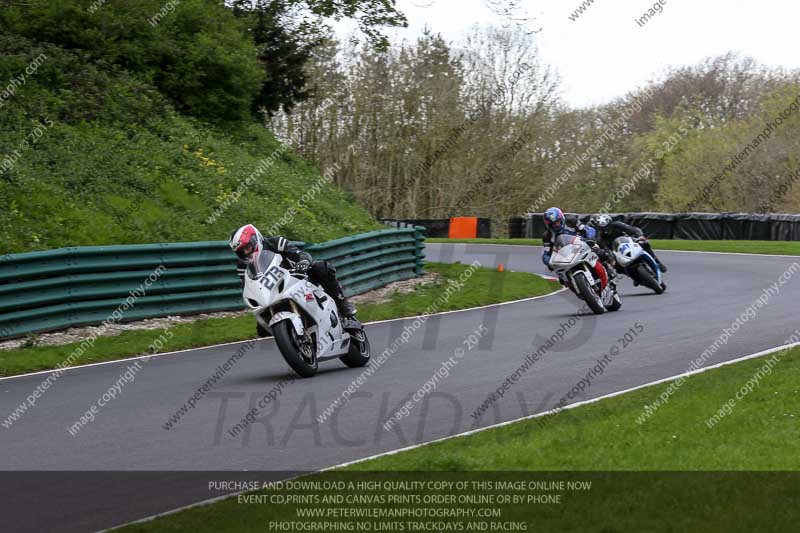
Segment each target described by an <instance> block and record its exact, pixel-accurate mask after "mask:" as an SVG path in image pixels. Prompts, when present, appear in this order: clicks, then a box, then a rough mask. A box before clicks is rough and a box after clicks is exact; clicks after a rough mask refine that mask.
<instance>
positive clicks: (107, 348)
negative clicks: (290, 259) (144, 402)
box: [0, 263, 558, 376]
mask: <svg viewBox="0 0 800 533" xmlns="http://www.w3.org/2000/svg"><path fill="white" fill-rule="evenodd" d="M426 268H427V269H428V270H429V271H431V272H438V273H439V274H441V275H442V279H441V281H439V282H437V283H433V284H430V285H424V286H420V287H419V288H418V289H417V290H416V291H414V292H411V293H405V294H394V295H392V296H391V298H390V300H389V301H388V302H384V303H381V304H368V305H362V306H359V314H358V317H359V319H360V320H361V321H363V322H372V321H375V320H387V319H390V318H400V317H405V316H415V315H418V314H421V313H422V312H423V311H424V310H425V309H426V308H427V307H428V306H430V305H431V304H432V303H433V302H434V301H435V300H436V299H437V298H439V296H441V295H442V294H443V293H444V291H445V289H446V288H447V285H448V284H449V283H450V282H451V281H455V280H457V279H458V276H459V274H461V272H463V271H464V270H465V269H466V268H467V267H466V266H465V265H460V264H442V263H428V264H427V266H426ZM557 288H558V285H557V284H553V283H551V282H549V281H546V280H544V279H542V278H541V277H539V276H536V275H533V274H528V273H525V272H502V273H500V272H496V271H493V270H490V269H485V268H482V269H478V270H477V271H476V272H475V273H474V274H473V276H472V277H471V278H470V279H469V281H468V282H467V283H466V284H464V286H463V289H462V290H460V291H457V292H454V293H453V294H452V296H451V297H450V298H449V300H448V301H447V303H446V304H444V305H442V306H441V310H442V311H453V310H458V309H466V308H469V307H476V306H481V305H489V304H494V303H500V302H505V301H512V300H519V299H522V298H528V297H531V296H540V295H542V294H547V293H549V292H552V291H554V290H556V289H557ZM170 331H171V332H172V334H173V335H172V337H171V339H170V341H169V344H168V345H166V346H165V347H164V349H163V351H174V350H182V349H187V348H195V347H200V346H209V345H212V344H220V343H225V342H233V341H240V340H247V339H251V338H253V337H254V334H255V319H254V318H253V317H252V316H250V315H247V316H243V317H237V318H212V319H206V320H198V321H196V322H192V323H189V324H179V325H176V326H174V327H173V328H172V329H171V330H170ZM160 334H161V330H149V331H127V332H124V333H122V334H120V335H118V336H115V337H99V338H97V340H96V342H95V343H94V346H92V347H90V348H89V349H88V350H85V352H84V353H83V354H82V355H81V356H80V357H79V358H78V360H77V364H89V363H99V362H103V361H113V360H117V359H124V358H126V357H131V356H135V355H141V354H145V353H147V350H148V348H149V346H150V344H151V343H152V342H153V340H154V339H155V338H157V337H158V336H159V335H160ZM79 346H80V343H72V344H65V345H63V346H40V347H28V348H20V349H16V350H8V351H0V376H13V375H17V374H24V373H26V372H35V371H37V370H48V369H52V368H56V365H58V364H59V363H61V362H63V361H65V360H67V358H68V357H70V355H71V354H73V353H75V351H76V350H77V349H78V347H79Z"/></svg>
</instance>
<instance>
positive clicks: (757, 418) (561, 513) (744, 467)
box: [125, 349, 800, 532]
mask: <svg viewBox="0 0 800 533" xmlns="http://www.w3.org/2000/svg"><path fill="white" fill-rule="evenodd" d="M777 355H778V356H779V362H777V363H775V365H774V366H773V367H771V371H770V373H768V374H766V375H764V376H762V378H761V379H760V382H759V386H757V387H755V388H754V390H753V391H752V392H750V393H749V394H747V395H745V396H744V397H743V398H741V399H738V400H737V403H736V404H735V406H733V408H732V410H731V411H730V413H729V414H727V415H725V416H724V417H722V418H721V419H720V420H719V422H718V423H717V424H716V425H714V426H713V427H712V428H709V427H708V426H707V424H706V420H708V419H709V418H710V417H712V416H714V415H715V414H717V413H718V410H719V409H721V408H722V406H723V405H724V404H725V403H726V402H728V401H729V400H730V399H732V398H736V393H737V391H739V390H741V389H742V387H743V386H744V385H745V383H747V382H748V380H750V379H751V378H753V376H754V375H755V374H756V372H758V371H759V369H763V368H764V366H765V365H766V363H767V360H768V359H769V358H771V357H773V355H770V356H765V357H762V358H758V359H753V360H748V361H744V362H741V363H737V364H735V365H731V366H727V367H722V368H718V369H715V370H713V371H710V372H707V373H701V374H698V375H694V376H691V377H689V378H687V379H686V380H685V382H684V383H683V385H682V387H681V388H680V389H679V391H678V392H676V393H675V394H674V395H673V396H672V397H671V399H670V401H669V402H668V403H666V404H664V405H663V406H662V407H661V408H660V409H659V410H658V411H657V412H656V413H655V414H654V415H653V416H652V417H651V418H650V419H648V420H647V421H645V422H644V423H642V424H639V423H637V418H638V417H639V416H640V415H641V413H642V409H643V406H644V405H645V404H649V403H650V402H652V401H653V400H655V398H656V397H658V396H659V395H660V394H661V393H662V392H663V391H664V390H665V389H666V387H667V386H668V384H666V383H665V384H660V385H655V386H652V387H648V388H645V389H640V390H637V391H634V392H631V393H628V394H625V395H622V396H619V397H615V398H610V399H607V400H604V401H601V402H598V403H595V404H590V405H586V406H581V407H578V408H575V409H571V410H565V411H562V412H561V413H559V414H557V415H555V416H553V417H552V418H550V419H549V420H548V421H547V423H545V424H542V423H540V422H539V421H538V420H536V419H534V420H526V421H521V422H518V423H515V424H511V425H508V426H504V427H501V428H495V429H490V430H486V431H483V432H480V433H477V434H474V435H471V436H467V437H460V438H455V439H451V440H448V441H444V442H441V443H436V444H431V445H428V446H424V447H421V448H417V449H415V450H412V451H407V452H403V453H400V454H396V455H391V456H386V457H382V458H378V459H375V460H371V461H367V462H364V463H360V464H357V465H353V466H351V467H349V468H347V469H344V470H339V471H336V472H327V473H322V474H314V475H313V476H310V477H307V478H304V479H305V480H309V481H314V480H321V481H336V480H350V481H355V480H362V481H363V480H373V481H374V480H379V481H381V482H386V481H387V480H405V481H410V480H462V481H465V480H466V481H469V480H478V481H481V480H482V481H484V482H485V481H491V480H494V482H497V481H498V480H503V479H512V478H514V479H536V480H565V479H566V480H570V479H572V480H574V479H578V480H585V481H589V482H591V483H592V486H591V489H588V490H586V491H584V492H576V491H572V492H570V491H566V493H565V494H564V499H563V500H561V501H560V503H558V504H551V505H541V504H539V505H537V504H528V505H519V504H517V505H510V504H509V505H495V506H494V507H497V508H502V512H503V515H502V521H517V522H525V523H526V524H529V525H530V527H526V528H525V529H524V530H535V531H709V532H711V531H720V530H725V531H727V530H731V531H754V530H759V531H780V530H783V529H785V528H786V527H790V528H791V527H792V524H796V515H795V514H794V513H795V510H794V509H796V503H797V499H798V497H797V480H798V474H797V472H794V473H792V472H787V471H797V470H800V424H798V421H799V420H800V386H798V382H800V350H798V349H795V350H792V351H790V352H788V353H780V354H777ZM576 377H577V376H576ZM559 471H560V472H559ZM634 471H636V472H634ZM678 471H684V472H678ZM685 471H695V472H685ZM754 471H771V472H754ZM469 472H481V473H480V474H474V473H473V474H469ZM470 482H471V481H470ZM472 487H475V486H474V485H473V486H472ZM312 492H313V491H312ZM337 492H341V491H337ZM360 492H365V491H363V490H362V491H360ZM378 492H380V491H378ZM422 492H423V493H424V491H422ZM466 492H472V493H473V494H474V493H479V492H482V491H481V490H477V489H474V488H472V489H470V490H469V491H466ZM483 492H486V491H485V490H484V491H483ZM501 492H502V493H503V494H510V493H514V491H513V490H504V491H501ZM281 493H284V494H286V493H287V491H286V490H282V491H281V490H276V489H271V490H270V489H268V490H267V491H266V492H262V493H261V494H281ZM290 493H292V494H294V492H290ZM302 493H303V494H308V492H302ZM323 493H324V491H323ZM384 494H385V496H386V497H387V498H388V496H389V495H390V494H391V492H390V491H386V490H384ZM523 496H525V495H524V494H523ZM528 496H530V493H529V494H528ZM387 502H388V500H384V504H385V503H387ZM248 503H250V504H251V505H247V504H248ZM252 503H253V502H252V501H247V500H242V499H240V498H230V499H227V500H223V501H221V502H219V503H215V504H213V505H208V506H203V507H198V508H194V509H190V510H187V511H183V512H180V513H177V514H174V515H171V516H168V517H164V518H160V519H157V520H155V521H153V522H148V523H144V524H138V525H134V526H130V527H128V528H125V531H136V532H150V531H215V532H217V531H260V530H262V528H263V527H264V525H265V524H268V523H271V524H274V523H276V521H279V520H299V521H301V522H303V523H304V524H309V523H310V522H316V521H319V520H321V519H320V518H308V517H306V518H298V516H299V514H298V511H299V510H300V509H302V508H304V507H310V506H308V505H303V504H296V505H288V506H287V505H263V504H262V505H252ZM272 503H276V502H272ZM495 503H498V502H495ZM499 503H502V502H499ZM509 503H511V502H509ZM523 503H524V502H523ZM381 506H382V504H381V505H367V507H373V508H375V507H378V508H381ZM313 507H326V505H324V504H323V505H321V506H313ZM335 507H338V508H342V507H344V508H349V507H356V506H354V505H338V506H335ZM358 507H360V508H363V507H364V506H363V505H361V506H358ZM386 507H389V508H391V507H397V505H395V506H392V505H386V506H385V507H383V508H386ZM412 507H419V506H412ZM423 507H424V506H423ZM440 507H441V506H440ZM483 507H487V506H483ZM488 507H492V506H488ZM329 516H330V515H329ZM339 516H341V515H339ZM328 520H330V519H328ZM342 520H343V519H341V518H339V519H334V520H333V521H334V522H337V523H339V522H341V521H342ZM387 520H388V519H381V518H379V519H375V520H373V521H374V522H378V521H384V522H385V521H387ZM453 520H454V519H442V521H441V522H442V523H450V522H452V521H453ZM492 521H494V520H489V522H492ZM306 527H308V526H306ZM408 527H409V526H406V528H405V529H391V528H390V529H381V530H382V531H388V530H392V531H402V530H405V531H411V530H414V529H409V528H408ZM531 527H533V529H531ZM308 530H309V531H310V529H308ZM341 530H342V531H344V530H345V529H341ZM373 530H376V531H377V530H378V529H375V528H374V527H373ZM435 530H436V531H440V530H448V531H450V530H452V531H495V530H501V529H497V528H495V529H491V528H489V529H478V528H477V527H475V528H474V529H469V528H467V529H463V528H462V529H449V528H445V527H442V526H441V525H440V526H439V527H438V529H435ZM506 530H509V529H506ZM516 530H518V531H521V530H523V529H516ZM431 531H433V530H431Z"/></svg>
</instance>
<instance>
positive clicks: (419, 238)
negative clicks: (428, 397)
mask: <svg viewBox="0 0 800 533" xmlns="http://www.w3.org/2000/svg"><path fill="white" fill-rule="evenodd" d="M424 232H425V228H421V227H418V228H406V229H396V230H394V229H391V230H381V231H373V232H370V233H363V234H360V235H353V236H351V237H344V238H342V239H336V240H333V241H328V242H323V243H320V244H311V245H308V244H306V243H302V242H298V243H296V244H298V245H299V246H301V247H302V248H304V249H305V250H307V251H308V252H309V253H311V254H312V255H313V256H314V259H317V260H325V261H329V262H330V263H332V264H333V265H335V266H336V270H337V273H338V276H339V279H340V280H341V282H342V285H343V286H344V289H345V293H346V294H347V295H348V296H352V295H354V294H361V293H363V292H366V291H369V290H371V289H375V288H378V287H382V286H384V285H386V284H388V283H391V282H393V281H399V280H404V279H409V278H413V277H415V276H419V275H422V274H424V265H425V253H424V250H425V233H424ZM243 307H244V305H243V302H242V293H241V288H240V282H239V278H238V277H237V276H236V261H235V258H234V256H233V254H232V253H231V251H230V249H229V248H228V244H227V242H226V241H210V242H186V243H166V244H142V245H124V246H84V247H74V248H60V249H57V250H47V251H44V252H29V253H21V254H10V255H7V256H3V258H2V260H0V339H8V338H15V337H21V336H24V335H28V334H30V333H41V332H45V331H54V330H59V329H65V328H68V327H73V326H86V325H98V324H101V323H103V322H104V321H110V322H127V321H132V320H141V319H144V318H156V317H164V316H170V315H185V314H196V313H205V312H212V311H229V310H239V309H242V308H243Z"/></svg>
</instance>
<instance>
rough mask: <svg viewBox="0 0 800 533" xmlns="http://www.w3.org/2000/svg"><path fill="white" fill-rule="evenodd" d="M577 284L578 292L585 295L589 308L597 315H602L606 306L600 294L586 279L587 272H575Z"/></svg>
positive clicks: (584, 298)
mask: <svg viewBox="0 0 800 533" xmlns="http://www.w3.org/2000/svg"><path fill="white" fill-rule="evenodd" d="M574 279H575V285H576V287H577V289H578V292H579V293H580V294H581V296H583V300H584V301H585V302H586V304H587V305H588V306H589V309H591V310H592V312H593V313H594V314H596V315H602V314H603V313H605V312H606V308H605V306H604V305H603V300H602V298H600V296H598V294H597V293H596V292H594V289H592V286H591V285H590V284H589V280H588V279H586V273H585V272H578V273H576V274H575V277H574Z"/></svg>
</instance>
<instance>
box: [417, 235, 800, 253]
mask: <svg viewBox="0 0 800 533" xmlns="http://www.w3.org/2000/svg"><path fill="white" fill-rule="evenodd" d="M425 242H428V243H458V244H513V245H517V246H541V245H542V239H425ZM650 242H651V243H652V244H653V248H655V249H656V250H685V251H691V252H731V253H747V254H765V255H800V242H796V241H685V240H680V239H677V240H663V239H652V240H651V241H650Z"/></svg>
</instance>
